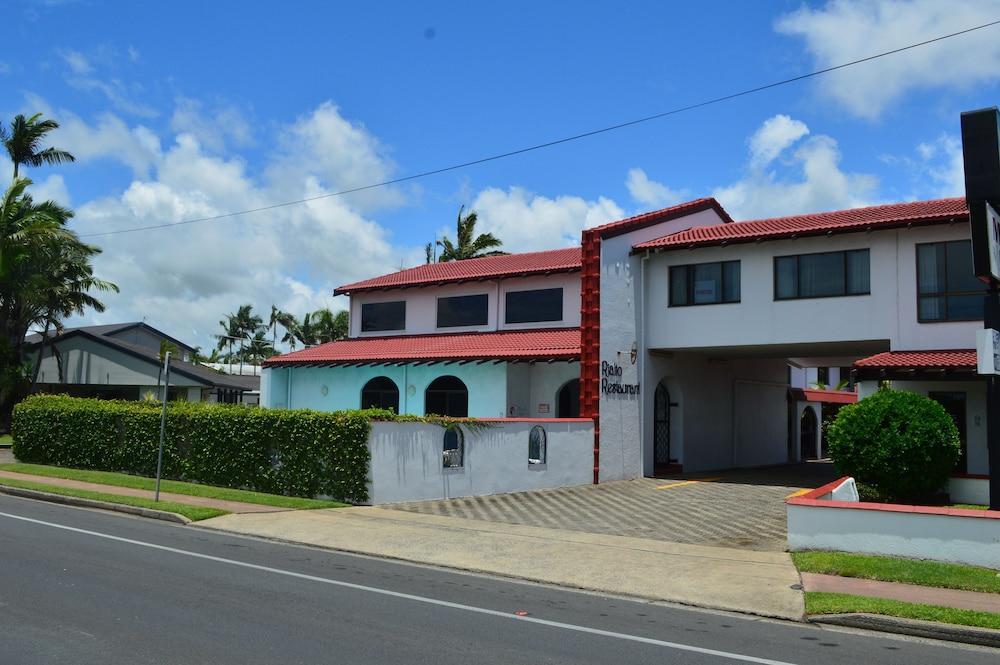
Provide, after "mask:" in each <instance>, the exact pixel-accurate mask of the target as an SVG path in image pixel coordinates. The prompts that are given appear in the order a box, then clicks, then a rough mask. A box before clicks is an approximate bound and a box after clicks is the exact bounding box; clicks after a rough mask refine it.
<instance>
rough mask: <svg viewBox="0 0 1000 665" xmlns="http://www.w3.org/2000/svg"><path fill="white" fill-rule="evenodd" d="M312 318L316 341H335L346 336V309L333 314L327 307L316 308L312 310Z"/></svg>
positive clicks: (320, 342)
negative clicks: (315, 328) (314, 323)
mask: <svg viewBox="0 0 1000 665" xmlns="http://www.w3.org/2000/svg"><path fill="white" fill-rule="evenodd" d="M313 319H314V320H315V321H316V327H317V331H316V343H318V344H323V343H326V342H335V341H337V340H339V339H344V338H345V337H347V333H348V330H349V328H348V324H349V321H348V314H347V311H346V310H341V311H339V312H337V313H336V314H334V313H333V312H331V311H330V310H329V309H327V308H323V309H317V310H316V311H315V312H313Z"/></svg>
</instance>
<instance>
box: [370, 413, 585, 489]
mask: <svg viewBox="0 0 1000 665" xmlns="http://www.w3.org/2000/svg"><path fill="white" fill-rule="evenodd" d="M536 425H540V426H541V427H543V428H544V429H545V433H546V448H547V456H546V463H545V464H541V465H529V464H528V433H529V432H530V431H531V428H532V427H534V426H536ZM464 434H465V459H464V463H463V466H462V468H457V469H445V468H443V457H442V444H443V437H444V430H443V429H442V428H441V427H438V426H437V425H430V424H425V423H379V422H376V423H372V431H371V434H370V435H369V437H368V447H369V450H370V451H371V467H370V474H371V475H370V483H371V484H370V491H369V497H370V501H371V502H372V503H373V504H382V503H397V502H402V501H426V500H430V499H448V498H453V497H460V496H481V495H486V494H497V493H501V492H522V491H527V490H538V489H547V488H552V487H567V486H570V485H584V484H587V483H590V482H591V481H592V480H593V456H592V450H593V445H594V426H593V423H592V422H591V421H589V420H563V421H554V422H530V421H506V422H501V423H491V427H490V428H489V429H486V430H483V431H468V430H465V432H464Z"/></svg>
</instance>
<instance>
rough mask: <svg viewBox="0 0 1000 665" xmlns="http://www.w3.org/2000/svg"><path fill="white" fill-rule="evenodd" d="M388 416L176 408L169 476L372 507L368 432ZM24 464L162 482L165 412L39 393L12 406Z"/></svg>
mask: <svg viewBox="0 0 1000 665" xmlns="http://www.w3.org/2000/svg"><path fill="white" fill-rule="evenodd" d="M375 418H378V419H390V418H392V414H391V412H384V411H374V410H372V411H338V412H332V413H321V412H317V411H304V410H303V411H292V410H285V409H253V408H247V407H242V406H236V405H221V404H199V403H186V402H171V403H170V404H169V406H168V408H167V436H166V444H165V446H164V453H163V477H164V478H171V479H175V480H187V481H193V482H200V483H207V484H210V485H219V486H223V487H233V488H238V489H249V490H255V491H259V492H269V493H272V494H285V495H289V496H302V497H315V496H320V495H325V496H329V497H331V498H333V499H336V500H338V501H345V502H350V503H360V502H364V501H366V500H367V499H368V488H367V476H368V463H369V452H368V445H367V441H368V433H369V431H370V428H371V425H370V422H371V420H372V419H375ZM13 434H14V450H13V452H14V455H15V456H16V457H17V459H18V460H19V461H21V462H30V463H34V464H52V465H56V466H65V467H73V468H78V469H99V470H102V471H122V472H125V473H132V474H137V475H143V476H153V475H155V474H156V453H157V447H158V444H159V437H160V405H159V404H158V403H155V402H153V403H148V402H124V401H110V400H96V399H80V398H74V397H65V396H53V395H37V396H33V397H29V398H28V399H26V400H24V401H23V402H21V403H20V404H18V405H17V406H16V407H15V408H14V419H13Z"/></svg>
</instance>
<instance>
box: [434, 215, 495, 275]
mask: <svg viewBox="0 0 1000 665" xmlns="http://www.w3.org/2000/svg"><path fill="white" fill-rule="evenodd" d="M464 210H465V206H462V207H461V208H459V209H458V223H457V229H456V240H457V244H454V245H453V244H452V242H451V240H450V239H448V238H442V239H441V240H438V241H437V244H438V245H440V246H441V256H439V257H438V261H439V262H444V261H462V260H464V259H478V258H480V257H482V256H500V255H501V254H506V253H507V252H504V251H501V250H499V249H495V248H497V247H501V246H502V245H503V242H501V241H500V239H499V238H497V237H496V236H494V235H493V234H492V233H483V234H480V235H478V236H477V235H476V222H478V221H479V218H478V217H477V216H476V213H475V212H474V211H473V212H470V213H469V214H468V215H465V217H463V216H462V212H463V211H464Z"/></svg>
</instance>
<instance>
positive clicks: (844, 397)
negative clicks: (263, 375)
mask: <svg viewBox="0 0 1000 665" xmlns="http://www.w3.org/2000/svg"><path fill="white" fill-rule="evenodd" d="M801 391H802V397H801V399H802V400H803V401H805V402H823V403H824V404H854V403H855V402H857V401H858V394H857V393H855V392H851V391H849V390H820V389H818V388H802V389H801ZM795 396H796V398H798V393H797V392H796V393H795Z"/></svg>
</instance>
